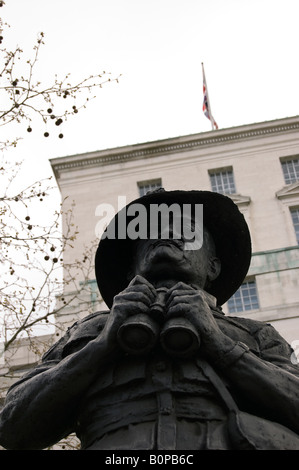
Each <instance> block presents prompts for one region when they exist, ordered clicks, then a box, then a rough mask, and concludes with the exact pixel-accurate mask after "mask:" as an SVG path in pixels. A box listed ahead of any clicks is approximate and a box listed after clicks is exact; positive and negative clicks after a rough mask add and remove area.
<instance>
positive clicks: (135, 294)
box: [103, 275, 157, 342]
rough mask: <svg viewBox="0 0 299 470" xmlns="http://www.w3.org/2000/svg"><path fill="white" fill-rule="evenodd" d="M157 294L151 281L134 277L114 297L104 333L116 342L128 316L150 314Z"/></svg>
mask: <svg viewBox="0 0 299 470" xmlns="http://www.w3.org/2000/svg"><path fill="white" fill-rule="evenodd" d="M156 295H157V294H156V290H155V288H154V287H153V286H152V284H151V283H150V282H148V281H147V280H146V279H145V278H143V277H142V276H139V275H138V276H136V277H134V279H133V280H132V281H131V282H130V284H129V286H128V287H127V288H126V289H124V290H123V291H122V292H120V293H119V294H117V295H116V296H115V297H114V301H113V305H112V308H111V311H110V314H109V316H108V320H107V323H106V325H105V328H104V330H103V335H107V336H106V337H107V339H108V340H109V342H110V341H113V342H116V335H117V332H118V329H119V327H120V326H121V325H122V324H123V323H124V321H125V320H126V319H127V318H128V317H130V316H132V315H136V314H139V313H144V314H149V313H150V306H151V304H152V303H153V302H154V300H155V298H156Z"/></svg>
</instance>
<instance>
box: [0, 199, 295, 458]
mask: <svg viewBox="0 0 299 470" xmlns="http://www.w3.org/2000/svg"><path fill="white" fill-rule="evenodd" d="M134 203H135V204H136V203H138V204H140V205H142V206H143V207H144V208H145V209H146V210H147V211H149V210H150V208H152V207H157V205H159V204H166V205H167V207H170V206H171V205H172V204H176V205H177V206H176V207H179V208H181V209H183V208H184V207H185V206H184V205H191V207H192V208H194V207H197V206H198V205H202V207H203V224H204V227H203V228H202V227H200V225H201V224H198V223H197V222H196V220H195V219H194V217H195V216H194V211H193V213H192V214H193V215H192V214H191V212H190V214H191V219H190V218H189V225H190V226H189V228H192V227H193V229H194V234H195V235H196V231H197V230H201V232H202V233H201V235H202V241H203V243H202V247H200V248H197V249H190V240H186V239H184V237H183V236H181V237H174V236H173V234H171V233H169V235H168V238H165V237H163V236H162V231H161V230H160V232H159V236H158V237H155V238H153V237H152V238H151V237H145V238H144V239H134V237H129V236H125V237H123V236H122V237H121V239H119V238H118V237H117V236H116V237H109V236H108V235H107V234H109V230H110V228H111V227H113V228H114V229H115V228H116V229H117V227H118V226H119V224H120V223H123V220H126V224H129V223H130V221H131V222H132V220H133V221H134V219H133V218H132V211H131V212H130V214H131V217H127V218H126V219H124V218H123V214H124V211H127V209H128V208H129V207H131V208H132V204H134ZM127 213H129V212H127ZM182 214H183V212H182ZM187 219H188V217H187V218H186V217H182V220H183V223H187V222H186V220H187ZM121 221H122V222H121ZM148 222H150V218H149V220H148ZM149 225H150V223H149ZM115 233H116V234H117V233H118V232H117V230H115ZM132 238H133V239H132ZM198 239H200V237H199V238H198ZM187 246H188V247H189V249H187ZM250 259H251V243H250V236H249V232H248V228H247V225H246V223H245V221H244V217H243V215H242V214H241V213H240V212H239V210H238V208H237V206H236V205H235V204H234V203H233V202H232V201H231V199H229V198H227V197H225V196H223V195H220V194H217V193H211V192H208V191H164V190H162V191H158V192H153V193H151V194H148V195H146V196H144V197H142V198H140V199H138V200H137V201H134V202H133V203H131V204H129V205H128V207H126V208H124V209H123V211H120V212H119V213H118V214H116V216H115V218H114V219H113V221H112V222H111V224H110V225H109V227H108V229H107V231H106V232H105V234H104V236H103V237H102V240H101V241H100V244H99V248H98V251H97V255H96V262H95V269H96V276H97V282H98V285H99V289H100V291H101V294H102V297H103V299H104V301H105V302H106V304H107V305H108V307H109V309H110V311H109V312H98V313H95V314H93V315H90V316H88V317H86V318H84V319H83V320H81V321H78V322H77V323H75V324H74V325H73V326H72V327H71V328H70V329H69V330H68V331H67V333H66V334H65V336H64V337H63V338H62V339H61V340H59V341H58V342H57V343H56V344H55V345H54V346H53V347H52V348H51V349H50V350H49V351H48V352H47V353H46V354H45V356H44V357H43V360H42V362H41V364H40V365H39V366H38V367H36V368H35V369H34V370H33V371H32V372H30V373H29V374H27V375H26V376H24V377H23V378H22V379H21V380H19V381H18V382H17V383H16V384H14V385H13V387H11V389H10V390H9V392H8V394H7V398H6V402H5V406H4V409H3V410H2V413H1V415H0V444H1V445H2V446H4V447H5V448H8V449H43V448H45V447H47V446H49V445H52V444H54V443H56V442H58V441H59V440H60V439H62V438H63V437H65V436H67V435H68V434H70V433H72V432H75V433H76V434H77V435H78V437H79V439H80V440H81V446H82V449H88V450H93V449H105V450H112V449H113V450H121V449H126V450H141V449H142V450H157V449H158V450H160V449H165V450H180V449H182V450H187V449H188V450H199V449H225V450H230V449H299V393H298V390H299V368H298V366H297V365H296V364H293V363H292V362H293V361H291V355H292V350H291V348H290V346H289V345H288V344H287V343H286V342H285V341H284V339H283V338H282V337H281V336H280V335H279V334H278V333H277V332H276V330H275V329H274V328H273V327H272V326H270V325H268V324H265V323H262V322H257V321H253V320H250V319H244V318H239V317H228V316H225V315H224V314H223V313H222V310H221V305H223V304H224V303H225V302H226V301H227V300H228V299H229V298H230V297H231V296H232V295H233V294H234V292H235V291H236V290H237V289H238V288H239V286H240V285H241V283H242V282H243V280H244V278H245V276H246V273H247V271H248V268H249V264H250Z"/></svg>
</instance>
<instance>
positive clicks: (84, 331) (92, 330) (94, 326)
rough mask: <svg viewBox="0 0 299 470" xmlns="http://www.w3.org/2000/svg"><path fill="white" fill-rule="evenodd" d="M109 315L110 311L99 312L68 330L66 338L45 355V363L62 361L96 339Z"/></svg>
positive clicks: (61, 339) (81, 320) (63, 337)
mask: <svg viewBox="0 0 299 470" xmlns="http://www.w3.org/2000/svg"><path fill="white" fill-rule="evenodd" d="M108 315H109V311H99V312H96V313H92V314H90V315H88V316H86V317H84V318H82V319H80V320H77V321H76V322H75V323H73V325H72V326H70V327H69V328H68V329H67V331H66V333H65V334H64V336H62V337H61V338H60V339H59V340H58V341H57V342H56V343H55V344H53V346H52V347H51V348H50V349H49V350H48V351H47V352H46V353H45V354H44V356H43V358H42V360H43V362H44V361H49V360H61V359H63V358H64V357H65V356H67V355H68V354H71V353H72V352H75V351H77V350H78V349H81V348H82V347H83V346H84V345H86V344H87V343H88V342H89V341H91V340H93V339H95V338H96V337H97V336H98V335H99V334H100V332H101V331H102V329H103V328H104V326H105V323H106V321H107V316H108Z"/></svg>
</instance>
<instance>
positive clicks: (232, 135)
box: [50, 116, 299, 177]
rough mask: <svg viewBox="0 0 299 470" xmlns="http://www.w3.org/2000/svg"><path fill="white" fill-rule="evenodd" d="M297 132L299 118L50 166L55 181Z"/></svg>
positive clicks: (133, 147)
mask: <svg viewBox="0 0 299 470" xmlns="http://www.w3.org/2000/svg"><path fill="white" fill-rule="evenodd" d="M298 130H299V116H295V117H293V118H285V119H280V120H275V121H267V122H263V123H258V124H249V125H244V126H239V127H232V128H227V129H220V130H216V131H209V132H204V133H200V134H192V135H187V136H181V137H174V138H169V139H165V140H159V141H155V142H147V143H141V144H135V145H127V146H124V147H117V148H112V149H107V150H99V151H95V152H89V153H83V154H77V155H70V156H66V157H59V158H55V159H51V160H50V163H51V166H52V168H53V171H54V174H55V176H56V177H59V173H60V172H61V171H62V172H63V171H71V170H74V169H77V168H80V169H82V168H86V167H95V166H102V165H109V164H113V163H122V162H128V161H134V160H138V159H140V158H150V157H154V156H160V155H167V154H171V153H177V152H183V151H190V150H196V149H199V148H203V147H209V146H216V145H223V144H228V143H233V142H236V141H243V140H247V139H252V138H260V137H267V136H270V135H271V136H273V135H279V134H282V133H284V134H285V133H286V132H294V131H298Z"/></svg>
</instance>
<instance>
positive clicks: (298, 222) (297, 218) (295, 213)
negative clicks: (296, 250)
mask: <svg viewBox="0 0 299 470" xmlns="http://www.w3.org/2000/svg"><path fill="white" fill-rule="evenodd" d="M290 211H291V216H292V220H293V225H294V229H295V233H296V238H297V243H298V245H299V208H296V209H294V208H293V207H291V208H290Z"/></svg>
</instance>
